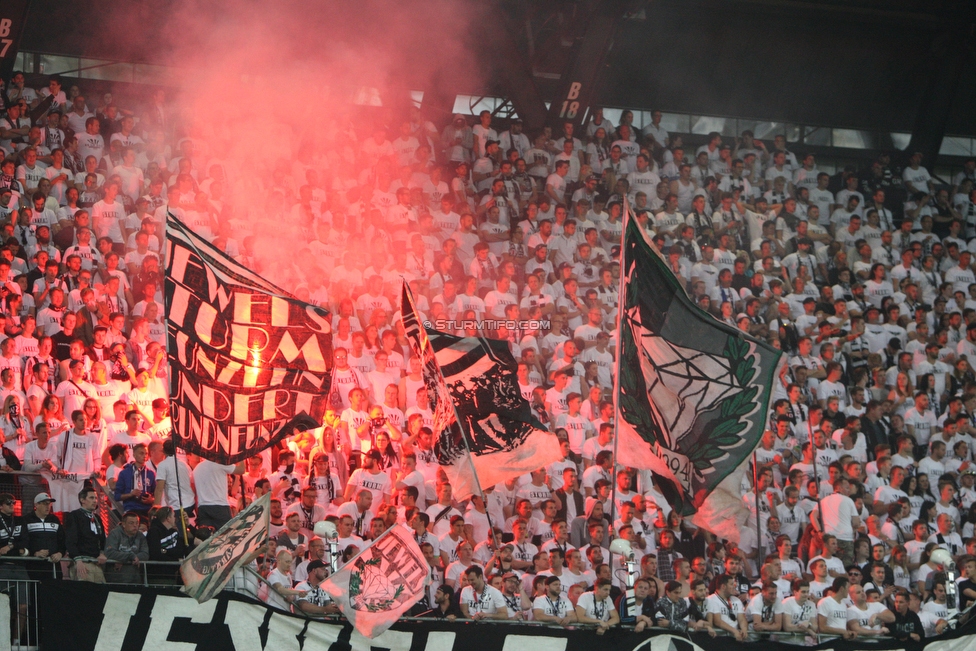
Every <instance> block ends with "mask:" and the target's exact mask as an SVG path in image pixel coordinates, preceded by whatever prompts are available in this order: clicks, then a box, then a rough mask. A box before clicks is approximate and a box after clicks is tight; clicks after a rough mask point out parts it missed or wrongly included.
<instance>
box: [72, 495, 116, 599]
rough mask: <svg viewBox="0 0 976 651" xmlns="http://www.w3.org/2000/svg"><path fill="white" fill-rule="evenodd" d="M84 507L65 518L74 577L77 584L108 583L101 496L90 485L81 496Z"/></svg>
mask: <svg viewBox="0 0 976 651" xmlns="http://www.w3.org/2000/svg"><path fill="white" fill-rule="evenodd" d="M78 501H79V502H80V503H81V508H80V509H76V510H74V511H72V512H71V513H69V514H68V515H67V517H65V522H64V528H65V548H66V549H67V551H68V556H70V557H71V558H72V559H74V563H73V564H72V565H71V578H72V579H75V580H78V581H90V582H92V583H105V574H104V572H103V571H102V568H103V566H104V565H105V562H106V561H107V560H108V559H107V558H105V553H104V551H103V550H104V549H105V526H104V525H103V524H102V518H101V514H100V513H99V512H98V494H97V493H96V492H95V490H94V489H93V488H91V487H89V486H85V487H84V488H82V489H81V491H79V493H78Z"/></svg>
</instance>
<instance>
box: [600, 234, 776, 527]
mask: <svg viewBox="0 0 976 651" xmlns="http://www.w3.org/2000/svg"><path fill="white" fill-rule="evenodd" d="M625 221H626V223H625V226H624V242H623V250H622V263H621V264H622V277H623V282H622V283H621V290H620V292H621V297H620V300H621V301H622V303H623V305H622V307H621V321H622V322H621V327H620V342H619V347H620V349H619V350H620V353H619V355H618V359H617V389H616V391H617V395H616V396H615V397H616V403H617V423H618V425H617V442H616V454H617V458H618V459H620V460H621V461H622V462H623V463H625V464H626V465H628V466H631V467H636V468H643V469H648V470H650V471H652V472H653V474H654V479H655V481H656V483H657V484H658V487H659V488H660V489H661V491H662V493H663V494H664V496H665V497H666V498H667V501H668V503H669V504H670V505H671V506H672V508H674V509H675V510H676V511H677V512H678V513H680V514H682V515H684V516H686V517H690V518H692V521H693V522H694V523H695V524H696V525H698V526H701V527H702V528H704V529H706V530H708V531H712V532H713V533H715V534H718V535H720V536H722V537H723V538H728V539H731V540H736V541H738V539H739V528H740V527H741V525H743V524H744V523H745V519H746V516H747V515H748V510H747V509H746V507H745V505H744V503H743V501H742V497H741V489H740V482H741V481H742V475H743V473H744V472H745V471H746V469H747V468H748V465H749V461H750V456H751V454H752V452H753V450H754V449H755V448H756V445H758V443H759V440H760V438H761V437H762V433H763V430H764V428H765V416H766V413H767V408H768V405H769V399H770V395H771V392H772V388H773V382H775V381H776V379H777V370H778V366H779V363H780V360H781V357H782V353H781V352H780V351H779V350H777V349H775V348H773V347H772V346H770V345H768V344H766V343H764V342H762V341H759V340H758V339H755V338H753V337H750V336H748V335H746V334H745V333H743V332H741V331H740V330H738V329H736V328H733V327H730V326H728V325H726V324H724V323H721V322H719V321H718V320H717V319H715V318H713V317H712V316H711V315H710V314H708V313H707V312H705V311H704V310H702V309H701V308H699V307H698V306H697V305H695V304H694V303H693V302H692V301H691V299H690V298H689V297H688V295H687V294H686V293H685V291H684V288H683V287H682V285H681V284H680V283H679V281H678V280H677V279H676V278H675V276H674V274H673V273H672V272H671V270H670V269H668V268H667V265H665V264H664V260H663V259H662V258H661V257H660V255H659V254H658V253H657V251H656V249H655V248H654V246H653V244H651V243H650V242H649V241H648V238H647V236H646V234H645V233H644V232H643V231H642V229H641V228H640V226H639V224H638V223H637V221H636V220H633V219H625Z"/></svg>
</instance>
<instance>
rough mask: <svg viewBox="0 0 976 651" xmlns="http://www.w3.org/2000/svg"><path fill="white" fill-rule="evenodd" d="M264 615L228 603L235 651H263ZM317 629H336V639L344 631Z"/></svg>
mask: <svg viewBox="0 0 976 651" xmlns="http://www.w3.org/2000/svg"><path fill="white" fill-rule="evenodd" d="M264 613H265V611H264V610H262V609H260V608H255V607H254V606H253V605H252V604H247V603H243V602H241V601H228V602H227V614H226V615H224V623H225V624H226V625H227V628H228V629H230V639H231V640H232V641H233V642H234V651H262V649H263V647H262V646H261V636H260V635H258V633H257V631H258V628H259V627H260V626H261V624H262V623H263V622H264ZM155 615H156V613H155V612H153V616H155ZM316 628H330V629H331V628H334V629H336V633H335V635H336V637H338V635H339V631H340V630H342V627H341V626H329V625H328V624H323V625H322V626H321V627H316ZM146 642H147V643H148V642H149V641H148V640H147V641H146ZM147 646H148V644H147ZM322 648H327V647H322Z"/></svg>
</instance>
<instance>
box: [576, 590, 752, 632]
mask: <svg viewBox="0 0 976 651" xmlns="http://www.w3.org/2000/svg"><path fill="white" fill-rule="evenodd" d="M580 598H582V596H581V597H580ZM705 605H706V606H707V608H708V612H709V613H718V614H719V616H720V617H721V618H722V621H723V622H725V623H726V624H728V625H729V626H735V627H738V626H739V615H742V614H745V610H744V609H743V607H742V602H741V601H739V600H738V599H737V598H736V597H734V596H733V597H730V598H729V600H728V601H726V600H725V599H722V598H721V597H720V596H718V595H717V594H711V595H708V599H706V600H705ZM730 608H731V611H730V610H729V609H730Z"/></svg>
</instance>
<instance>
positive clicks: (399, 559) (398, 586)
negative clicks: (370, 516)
mask: <svg viewBox="0 0 976 651" xmlns="http://www.w3.org/2000/svg"><path fill="white" fill-rule="evenodd" d="M429 580H430V572H429V571H428V568H427V561H426V560H424V554H423V552H421V551H420V547H419V546H418V545H417V541H416V540H415V539H414V534H413V531H412V530H411V529H409V528H407V527H406V526H404V525H394V526H393V527H392V528H390V529H388V530H387V531H386V532H385V533H384V534H383V535H381V536H380V537H379V538H377V539H376V540H374V541H373V542H372V543H370V545H369V546H367V547H366V548H365V549H363V550H362V551H361V552H360V553H359V554H357V555H356V556H354V557H353V558H352V559H351V560H350V561H349V562H348V563H346V564H345V565H344V566H342V567H341V568H340V569H339V571H338V572H336V573H335V574H333V575H332V576H330V577H329V578H328V579H327V580H325V581H324V582H323V583H322V589H323V590H325V591H326V592H327V593H328V594H329V596H331V597H332V599H333V601H335V602H336V605H338V606H339V610H341V611H342V614H343V615H345V616H346V619H348V620H349V623H350V624H352V625H353V627H354V628H355V629H356V631H357V632H359V634H360V635H362V636H364V637H368V638H373V637H376V636H378V635H382V634H383V633H384V632H385V631H386V630H387V629H388V628H390V626H392V625H393V624H394V623H395V622H396V621H397V619H399V618H400V616H401V615H403V613H405V612H406V611H407V610H409V609H410V608H411V607H412V606H413V605H414V604H416V603H417V601H418V600H419V599H420V598H421V597H423V596H424V593H425V591H426V589H427V583H428V581H429Z"/></svg>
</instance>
